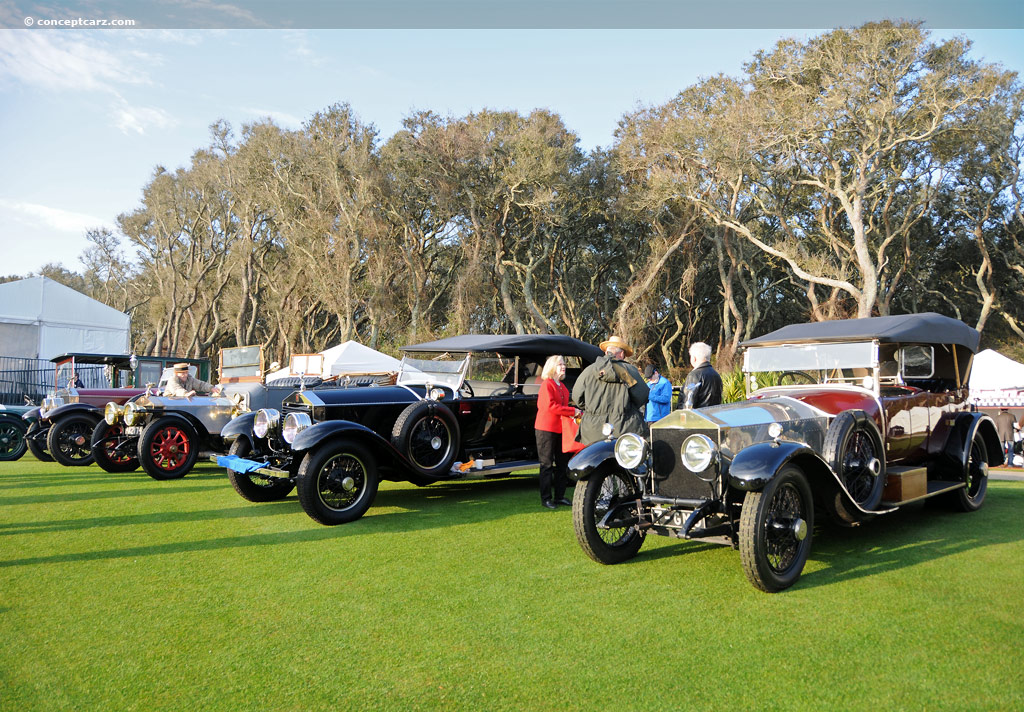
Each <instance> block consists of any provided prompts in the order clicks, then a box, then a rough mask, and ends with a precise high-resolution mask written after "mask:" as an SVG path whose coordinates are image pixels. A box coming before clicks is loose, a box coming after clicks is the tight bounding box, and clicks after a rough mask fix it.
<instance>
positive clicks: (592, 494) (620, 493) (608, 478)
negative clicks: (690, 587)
mask: <svg viewBox="0 0 1024 712" xmlns="http://www.w3.org/2000/svg"><path fill="white" fill-rule="evenodd" d="M636 498H637V494H636V489H635V487H634V485H633V482H632V476H631V475H629V474H627V473H625V472H623V471H621V470H618V469H609V470H605V471H603V472H597V473H595V474H593V475H591V476H590V478H589V479H587V480H586V481H584V482H578V483H577V484H576V491H575V492H574V494H573V501H572V520H573V527H574V529H575V530H576V541H577V542H579V545H580V548H582V549H583V551H585V552H586V553H587V556H589V557H590V558H592V559H593V560H594V561H597V562H598V563H601V564H617V563H621V562H623V561H626V560H627V559H631V558H633V557H634V556H636V555H637V552H639V551H640V547H641V546H643V543H644V538H645V536H646V532H642V531H640V530H638V529H637V527H636V525H635V524H636V517H637V510H636V504H635V501H636ZM630 503H632V504H630ZM619 505H624V506H619ZM613 510H614V511H613ZM610 511H611V512H612V521H610V522H608V523H607V524H606V525H605V526H601V523H602V522H603V521H604V519H605V517H606V516H607V515H608V513H609V512H610Z"/></svg>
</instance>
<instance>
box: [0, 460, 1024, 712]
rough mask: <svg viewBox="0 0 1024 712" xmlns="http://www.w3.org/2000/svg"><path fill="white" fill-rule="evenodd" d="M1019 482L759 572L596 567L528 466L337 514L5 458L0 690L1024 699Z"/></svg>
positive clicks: (144, 698) (687, 552) (78, 698)
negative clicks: (798, 564) (787, 583)
mask: <svg viewBox="0 0 1024 712" xmlns="http://www.w3.org/2000/svg"><path fill="white" fill-rule="evenodd" d="M1022 507H1024V483H1019V482H992V483H990V488H989V497H988V501H987V502H986V504H985V506H984V507H983V508H982V509H981V510H980V511H979V512H977V513H973V514H955V513H950V512H945V511H941V510H935V509H932V508H926V507H923V506H917V507H910V508H906V509H904V510H902V511H900V512H898V513H896V514H893V515H889V516H887V517H881V518H879V519H877V520H876V521H874V522H871V523H869V524H867V525H865V526H863V527H860V528H857V529H852V530H847V529H838V528H833V527H825V528H819V529H818V531H817V532H816V537H817V538H816V540H815V544H814V548H813V550H812V552H811V560H810V561H809V563H808V566H807V569H806V571H805V574H804V576H803V578H802V579H801V581H800V582H799V583H798V584H797V586H796V587H794V588H793V589H791V590H789V591H787V592H785V593H783V594H778V595H766V594H762V593H759V592H757V591H756V590H754V589H753V588H752V587H751V586H750V585H749V584H748V583H747V582H746V579H745V578H744V576H743V573H742V569H741V566H740V561H739V555H738V553H737V552H735V551H732V550H731V549H729V548H726V547H720V546H715V545H709V544H706V543H701V542H678V541H673V540H669V539H665V538H660V537H650V538H649V539H648V540H647V543H646V544H645V546H644V548H643V549H642V550H641V553H640V555H639V556H638V557H637V558H636V559H634V560H633V561H630V562H627V563H625V564H622V565H619V566H612V567H606V566H600V565H598V564H595V563H594V562H592V561H590V560H589V559H588V558H587V557H586V556H585V555H584V554H583V553H582V551H581V550H580V549H579V547H578V546H577V544H576V542H575V538H574V535H573V531H572V520H571V513H570V511H569V510H568V509H566V508H562V509H559V510H558V511H555V512H550V511H548V510H545V509H542V508H541V507H540V506H539V496H538V495H537V492H536V480H535V479H530V478H525V479H524V478H508V479H502V480H491V481H468V482H455V483H447V484H438V485H433V486H430V487H426V488H417V487H414V486H412V485H405V484H393V483H386V484H384V485H383V486H382V489H381V492H380V494H379V495H378V498H377V502H376V504H375V506H374V507H372V508H371V509H370V511H369V513H368V514H367V516H365V517H364V518H362V519H361V520H359V521H357V522H354V523H352V524H348V525H344V526H340V527H322V526H320V525H318V524H316V523H315V522H313V521H312V520H311V519H309V518H308V517H306V515H305V514H304V513H303V512H302V509H301V507H300V506H299V504H298V501H297V499H296V497H295V495H294V494H292V495H291V496H289V497H288V498H287V499H286V500H284V501H282V502H274V503H267V504H251V503H248V502H246V501H244V500H242V499H241V498H240V497H238V496H237V495H236V494H235V492H234V490H233V489H232V488H231V486H230V484H229V483H228V481H227V478H226V477H225V476H224V474H223V471H222V470H219V469H218V468H215V467H213V466H205V465H204V466H201V467H200V468H198V469H197V470H196V471H195V472H193V473H192V474H190V475H189V476H188V477H186V478H184V479H182V480H178V481H172V482H156V481H154V480H152V479H150V478H149V477H147V476H146V475H144V474H142V473H134V474H129V475H107V474H106V473H104V472H102V471H101V470H99V469H98V468H96V467H87V468H62V467H60V466H58V465H54V464H52V463H39V462H37V461H35V460H34V459H32V458H31V457H30V456H28V457H26V458H23V459H22V460H20V461H18V462H16V463H0V651H2V654H0V709H4V710H8V709H10V710H25V709H38V710H61V709H79V710H81V709H138V710H180V709H183V708H198V709H203V710H238V709H255V708H259V709H273V710H277V709H282V710H292V709H293V710H316V709H324V710H327V709H331V710H338V709H454V708H459V709H469V708H474V709H475V708H485V709H580V710H591V709H598V708H609V709H648V708H658V709H661V708H665V707H669V708H680V709H683V708H693V709H721V708H726V707H730V708H737V709H820V708H822V707H824V706H827V707H831V708H833V709H874V708H877V707H879V706H883V705H884V706H887V707H889V708H892V709H922V708H928V709H992V710H1004V709H1012V708H1018V709H1019V708H1021V707H1022V706H1024V685H1022V682H1021V680H1022V678H1021V674H1020V665H1021V659H1020V656H1019V653H1018V651H1019V640H1020V639H1021V634H1022V633H1024V629H1022V624H1021V622H1020V621H1021V618H1020V616H1019V612H1018V609H1019V605H1018V604H1017V603H1016V599H1017V597H1018V596H1019V593H1020V591H1021V589H1022V584H1024V576H1022V568H1021V564H1020V562H1021V561H1024V543H1022V540H1024V524H1022V518H1021V516H1020V513H1021V511H1022Z"/></svg>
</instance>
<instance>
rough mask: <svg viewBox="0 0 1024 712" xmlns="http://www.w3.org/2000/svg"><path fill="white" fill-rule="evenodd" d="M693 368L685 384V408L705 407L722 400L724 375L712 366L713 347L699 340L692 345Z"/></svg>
mask: <svg viewBox="0 0 1024 712" xmlns="http://www.w3.org/2000/svg"><path fill="white" fill-rule="evenodd" d="M690 365H691V366H693V370H692V371H690V374H689V375H688V376H687V377H686V382H685V383H684V384H683V395H684V401H683V403H684V405H683V407H684V408H703V407H704V406H706V405H718V404H719V403H721V402H722V377H721V376H719V375H718V372H717V371H716V370H715V369H714V368H712V367H711V347H710V346H708V345H707V344H705V343H703V342H701V341H698V342H697V343H695V344H692V345H691V346H690Z"/></svg>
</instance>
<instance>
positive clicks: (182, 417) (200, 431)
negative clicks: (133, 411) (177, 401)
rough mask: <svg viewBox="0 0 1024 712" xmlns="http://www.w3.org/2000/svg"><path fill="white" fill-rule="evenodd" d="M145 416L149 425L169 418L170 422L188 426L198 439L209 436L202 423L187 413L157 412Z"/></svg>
mask: <svg viewBox="0 0 1024 712" xmlns="http://www.w3.org/2000/svg"><path fill="white" fill-rule="evenodd" d="M146 415H148V416H149V418H148V421H149V422H150V423H155V422H156V421H158V420H164V419H165V418H170V419H171V420H177V421H180V422H182V423H186V424H188V425H189V426H190V427H191V428H192V429H193V430H195V431H196V434H197V435H198V436H199V437H200V438H205V437H207V436H208V435H209V433H207V432H206V426H205V425H203V423H202V422H201V421H200V420H199V419H198V418H194V417H192V415H190V414H188V413H181V412H178V411H174V410H157V411H151V412H149V413H146Z"/></svg>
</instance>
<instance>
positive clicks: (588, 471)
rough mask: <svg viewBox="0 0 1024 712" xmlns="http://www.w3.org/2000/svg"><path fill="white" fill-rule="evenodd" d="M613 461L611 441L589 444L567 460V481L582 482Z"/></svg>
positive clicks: (613, 454) (612, 444)
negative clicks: (609, 461)
mask: <svg viewBox="0 0 1024 712" xmlns="http://www.w3.org/2000/svg"><path fill="white" fill-rule="evenodd" d="M614 459H615V442H614V441H612V440H599V441H598V442H596V443H591V444H590V445H587V446H586V447H585V448H583V449H582V450H580V451H579V452H578V453H576V455H575V456H574V457H573V458H572V459H571V460H569V479H570V480H573V481H575V482H582V481H583V480H585V479H587V478H588V477H590V475H592V474H593V472H594V470H596V469H597V468H598V467H600V466H601V465H603V464H604V463H606V462H608V460H614Z"/></svg>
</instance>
